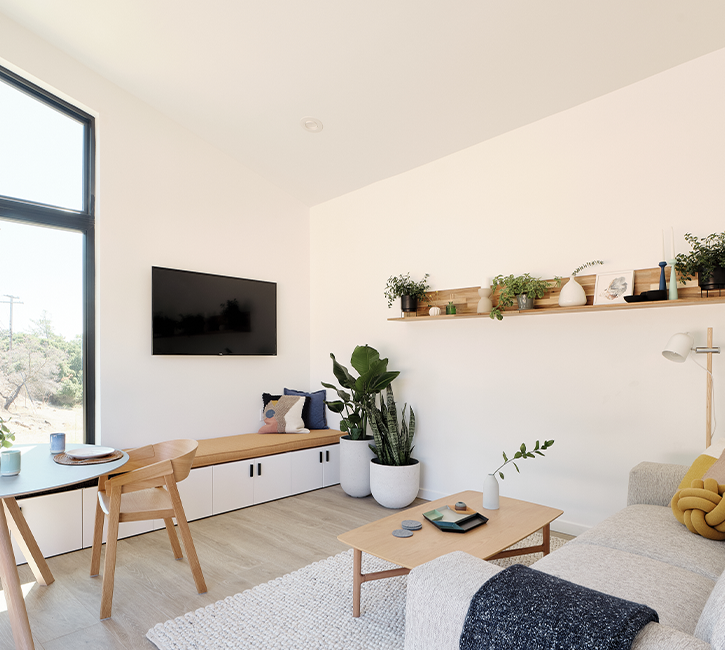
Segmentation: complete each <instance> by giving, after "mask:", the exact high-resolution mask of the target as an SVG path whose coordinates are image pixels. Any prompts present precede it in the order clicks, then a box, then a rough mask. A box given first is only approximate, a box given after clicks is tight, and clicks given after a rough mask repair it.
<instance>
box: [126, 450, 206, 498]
mask: <svg viewBox="0 0 725 650" xmlns="http://www.w3.org/2000/svg"><path fill="white" fill-rule="evenodd" d="M198 446H199V443H198V442H197V441H196V440H191V439H180V440H165V441H164V442H157V443H155V444H152V445H147V446H145V447H139V448H137V449H131V450H130V451H129V452H128V454H129V456H130V460H129V462H128V463H127V466H126V467H123V468H121V470H122V472H121V475H123V476H126V477H128V478H130V476H129V474H128V472H130V473H132V472H134V471H135V470H140V469H142V468H144V467H148V466H149V465H153V464H154V463H159V462H161V461H164V460H169V461H171V467H172V469H173V471H174V480H175V481H176V483H179V482H181V481H183V480H184V479H185V478H186V477H187V476H189V472H190V471H191V465H192V463H193V462H194V457H195V456H196V449H197V447H198ZM124 469H127V470H128V472H124V471H123V470H124ZM124 482H125V481H124ZM165 484H166V480H165V479H164V477H163V476H158V477H152V478H145V479H143V480H139V481H134V482H130V483H125V485H123V492H136V491H138V490H145V489H147V488H152V487H161V486H163V485H165Z"/></svg>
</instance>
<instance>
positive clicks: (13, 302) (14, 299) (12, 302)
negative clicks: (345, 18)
mask: <svg viewBox="0 0 725 650" xmlns="http://www.w3.org/2000/svg"><path fill="white" fill-rule="evenodd" d="M5 297H6V298H10V300H0V304H6V305H7V304H9V305H10V349H11V350H12V349H13V305H24V304H25V303H22V302H17V301H18V300H20V298H19V297H18V296H11V295H10V294H7V293H6V294H5Z"/></svg>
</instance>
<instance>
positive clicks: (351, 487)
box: [340, 436, 375, 498]
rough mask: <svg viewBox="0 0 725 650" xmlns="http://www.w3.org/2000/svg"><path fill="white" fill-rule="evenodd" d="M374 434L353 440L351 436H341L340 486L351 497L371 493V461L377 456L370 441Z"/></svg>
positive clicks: (364, 495)
mask: <svg viewBox="0 0 725 650" xmlns="http://www.w3.org/2000/svg"><path fill="white" fill-rule="evenodd" d="M372 441H373V437H372V436H365V437H364V438H361V439H360V440H352V439H351V438H350V436H342V438H340V487H341V488H342V490H343V492H345V494H347V495H348V496H351V497H358V498H359V497H366V496H368V495H369V494H370V461H371V460H372V459H373V458H374V457H375V454H374V453H373V451H372V449H370V443H371V442H372Z"/></svg>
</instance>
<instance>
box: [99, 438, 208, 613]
mask: <svg viewBox="0 0 725 650" xmlns="http://www.w3.org/2000/svg"><path fill="white" fill-rule="evenodd" d="M197 446H198V443H197V442H196V440H169V441H166V442H160V443H157V444H153V445H147V446H145V447H139V448H137V449H132V450H130V451H129V452H128V457H129V460H128V462H127V463H126V464H125V465H124V466H123V467H122V468H121V471H123V473H122V474H116V475H113V476H110V477H109V476H108V475H106V476H102V477H101V478H100V479H99V480H98V503H97V504H96V522H95V527H94V529H93V551H92V555H91V576H92V577H93V576H97V575H98V572H99V568H100V565H101V545H102V543H103V524H104V520H105V517H106V516H107V517H108V535H107V539H106V558H105V562H104V565H103V589H102V593H101V618H102V619H104V618H110V616H111V605H112V601H113V581H114V573H115V569H116V547H117V543H118V524H119V523H121V522H124V521H146V520H149V519H163V520H164V524H165V525H166V531H167V532H168V534H169V541H170V542H171V548H172V550H173V552H174V557H175V558H176V559H177V560H180V559H181V558H182V557H183V553H182V552H181V546H180V545H179V539H178V537H177V536H176V531H175V530H174V521H173V519H172V517H176V521H177V523H178V525H179V532H180V533H181V539H182V541H183V542H184V548H185V549H186V554H187V556H188V558H189V565H190V567H191V574H192V576H193V577H194V583H195V584H196V590H197V591H198V592H199V593H200V594H203V593H205V592H206V583H205V582H204V575H203V574H202V572H201V565H200V564H199V558H198V556H197V554H196V549H195V548H194V541H193V540H192V538H191V531H190V530H189V524H188V522H187V521H186V515H185V514H184V507H183V506H182V504H181V497H180V496H179V489H178V488H177V483H179V482H180V481H183V480H184V479H185V478H186V477H187V476H188V475H189V472H190V471H191V464H192V462H193V461H194V456H195V455H196V448H197Z"/></svg>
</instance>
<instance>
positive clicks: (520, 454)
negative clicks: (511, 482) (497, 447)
mask: <svg viewBox="0 0 725 650" xmlns="http://www.w3.org/2000/svg"><path fill="white" fill-rule="evenodd" d="M553 444H554V441H553V440H544V444H543V445H540V443H539V441H538V440H537V441H536V446H535V447H534V448H533V449H532V450H531V451H529V450H528V449H526V445H525V444H524V443H523V442H522V443H521V447H519V450H518V451H517V452H516V453H515V454H514V455H513V456H512V457H511V458H509V457H508V456H507V455H506V452H505V451H504V452H503V461H504V462H503V464H501V465H499V466H498V468H496V470H495V471H494V472H493V473H494V474H498V475H499V476H500V477H501V478H502V479H503V477H504V476H503V472H502V471H501V470H502V469H503V468H504V467H506V465H508V464H509V463H513V466H514V467H515V468H516V471H517V472H519V473H521V470H520V469H519V466H518V465H517V464H516V461H517V460H522V459H524V458H536V456H537V455H538V456H543V455H544V451H545V450H547V449H548V448H549V447H551V446H552V445H553Z"/></svg>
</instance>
